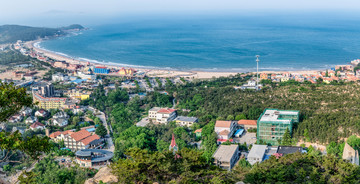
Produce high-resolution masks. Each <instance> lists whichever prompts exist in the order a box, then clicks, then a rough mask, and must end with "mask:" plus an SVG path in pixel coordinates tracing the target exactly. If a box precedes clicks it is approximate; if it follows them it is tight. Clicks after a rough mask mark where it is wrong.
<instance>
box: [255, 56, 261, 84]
mask: <svg viewBox="0 0 360 184" xmlns="http://www.w3.org/2000/svg"><path fill="white" fill-rule="evenodd" d="M259 57H260V55H256V90H258V87H259V61H260V60H259Z"/></svg>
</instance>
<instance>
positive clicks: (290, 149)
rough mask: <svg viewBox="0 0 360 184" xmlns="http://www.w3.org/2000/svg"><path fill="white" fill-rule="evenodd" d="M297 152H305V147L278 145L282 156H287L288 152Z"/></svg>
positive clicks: (278, 150) (278, 151)
mask: <svg viewBox="0 0 360 184" xmlns="http://www.w3.org/2000/svg"><path fill="white" fill-rule="evenodd" d="M296 152H300V153H302V152H303V148H302V147H300V146H278V148H277V152H276V153H278V154H280V155H281V156H285V155H287V154H292V153H296Z"/></svg>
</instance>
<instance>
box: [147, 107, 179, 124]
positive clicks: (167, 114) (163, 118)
mask: <svg viewBox="0 0 360 184" xmlns="http://www.w3.org/2000/svg"><path fill="white" fill-rule="evenodd" d="M175 118H176V110H175V109H170V108H159V107H154V108H152V109H150V110H149V119H151V120H153V121H155V123H168V122H170V121H173V120H174V119H175Z"/></svg>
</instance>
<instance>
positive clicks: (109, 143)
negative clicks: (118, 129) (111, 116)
mask: <svg viewBox="0 0 360 184" xmlns="http://www.w3.org/2000/svg"><path fill="white" fill-rule="evenodd" d="M89 110H91V111H92V112H95V113H96V117H98V118H100V120H101V122H102V123H103V125H104V127H105V128H106V131H107V135H106V141H107V148H105V149H104V150H108V151H111V152H114V151H115V145H114V143H113V140H112V138H111V136H110V132H112V127H111V125H109V124H108V123H107V121H106V114H105V113H104V112H101V111H99V110H97V109H95V108H93V107H90V106H89Z"/></svg>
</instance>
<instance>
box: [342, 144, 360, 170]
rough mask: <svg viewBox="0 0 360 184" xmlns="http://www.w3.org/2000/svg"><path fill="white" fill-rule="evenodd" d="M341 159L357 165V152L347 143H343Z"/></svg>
mask: <svg viewBox="0 0 360 184" xmlns="http://www.w3.org/2000/svg"><path fill="white" fill-rule="evenodd" d="M342 158H343V159H344V160H348V161H349V162H350V163H352V164H356V165H359V151H358V150H355V149H354V148H352V147H351V146H350V145H349V144H348V143H347V142H345V146H344V151H343V155H342Z"/></svg>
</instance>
